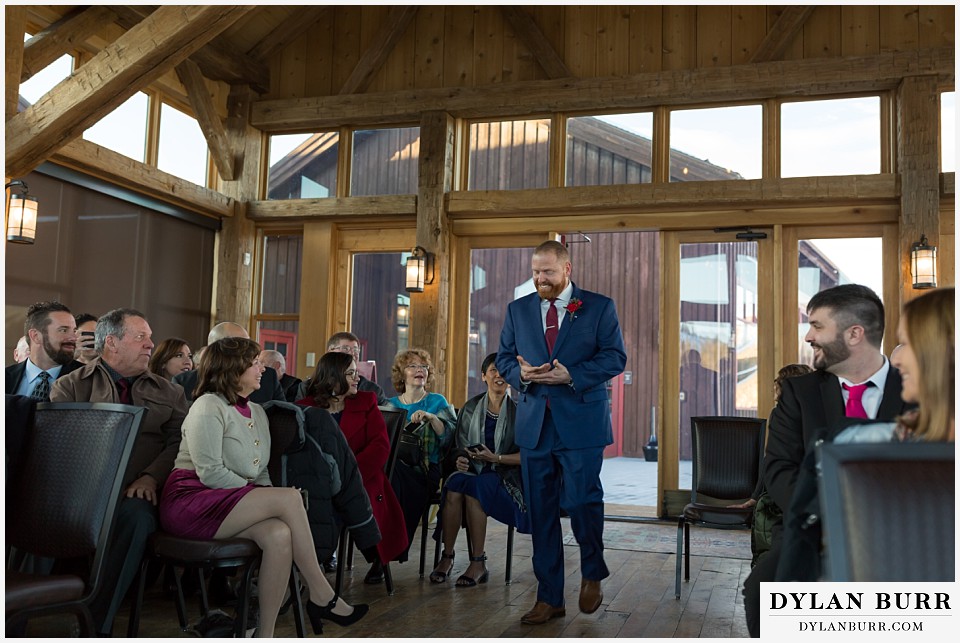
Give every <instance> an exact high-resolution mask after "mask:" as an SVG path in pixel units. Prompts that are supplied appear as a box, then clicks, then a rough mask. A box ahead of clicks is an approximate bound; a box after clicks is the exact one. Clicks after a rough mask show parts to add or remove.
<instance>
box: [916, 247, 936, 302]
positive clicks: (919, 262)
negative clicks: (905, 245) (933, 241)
mask: <svg viewBox="0 0 960 643" xmlns="http://www.w3.org/2000/svg"><path fill="white" fill-rule="evenodd" d="M910 272H911V273H912V274H913V287H914V288H915V289H917V290H921V289H924V288H936V287H937V247H936V246H930V245H927V238H926V237H925V236H924V237H921V238H920V242H919V243H915V244H913V248H912V249H911V250H910Z"/></svg>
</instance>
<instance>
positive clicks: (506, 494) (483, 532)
mask: <svg viewBox="0 0 960 643" xmlns="http://www.w3.org/2000/svg"><path fill="white" fill-rule="evenodd" d="M496 359H497V354H496V353H491V354H489V355H487V357H486V359H484V360H483V365H482V366H481V368H480V373H481V375H480V377H481V378H482V379H483V383H484V384H486V385H487V392H486V393H481V394H480V395H477V396H476V397H474V398H471V399H470V400H468V401H467V403H466V404H464V405H463V408H462V409H460V415H459V416H458V417H457V428H456V431H455V433H454V437H453V442H452V446H453V447H454V448H455V451H454V452H453V453H452V454H451V457H452V458H453V459H454V461H455V466H456V471H455V472H454V473H452V474H450V475H449V476H448V477H447V481H446V483H445V484H444V486H443V500H442V502H441V503H440V506H441V510H440V521H438V525H437V530H438V531H441V529H440V528H441V527H442V531H443V554H442V557H441V560H440V562H439V563H438V564H437V567H436V568H435V569H434V570H433V572H432V573H431V574H430V582H431V583H443V582H445V581H446V580H447V576H448V575H449V574H450V571H451V570H452V569H453V557H454V550H453V548H454V545H455V544H456V542H457V534H458V532H459V531H460V523H461V521H462V519H463V512H464V506H466V516H467V528H468V529H469V538H470V549H471V551H473V552H475V553H476V552H480V553H479V554H477V555H476V556H471V557H470V566H469V567H467V571H465V572H464V573H463V574H462V575H461V576H460V578H458V579H457V587H475V586H476V585H478V584H480V583H486V582H487V579H488V578H489V577H490V572H488V571H487V566H486V564H485V561H486V560H487V555H486V552H485V551H484V542H485V540H486V536H487V516H493V517H494V519H496V520H499V521H500V522H502V523H504V524H506V525H512V526H514V527H515V528H516V529H517V531H519V532H520V533H523V534H529V533H530V531H531V529H530V517H529V515H528V514H527V512H526V505H525V504H524V502H523V488H522V485H521V480H520V448H519V447H518V446H517V445H516V444H514V441H513V435H514V432H513V427H514V419H515V417H516V413H517V405H516V403H515V402H514V401H513V400H511V399H510V398H509V397H507V388H508V385H507V383H506V382H505V381H504V379H503V378H502V377H500V371H498V370H497V365H496V364H495V362H496ZM438 535H439V534H437V533H435V534H434V538H437V537H438Z"/></svg>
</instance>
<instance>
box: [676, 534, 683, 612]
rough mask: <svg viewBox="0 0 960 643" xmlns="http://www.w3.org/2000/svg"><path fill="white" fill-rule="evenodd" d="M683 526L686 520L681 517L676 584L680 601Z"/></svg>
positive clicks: (678, 535)
mask: <svg viewBox="0 0 960 643" xmlns="http://www.w3.org/2000/svg"><path fill="white" fill-rule="evenodd" d="M683 525H684V520H683V516H680V520H679V521H678V522H677V582H676V595H677V596H676V598H677V600H678V601H679V600H680V565H681V564H682V562H681V559H682V558H683Z"/></svg>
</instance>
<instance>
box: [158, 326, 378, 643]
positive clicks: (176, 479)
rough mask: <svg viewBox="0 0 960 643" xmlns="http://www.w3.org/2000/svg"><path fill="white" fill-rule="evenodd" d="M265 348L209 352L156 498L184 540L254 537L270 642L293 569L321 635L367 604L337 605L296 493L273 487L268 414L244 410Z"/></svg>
mask: <svg viewBox="0 0 960 643" xmlns="http://www.w3.org/2000/svg"><path fill="white" fill-rule="evenodd" d="M259 354H260V346H259V345H258V344H257V343H256V342H254V341H251V340H249V339H243V338H235V337H231V338H226V339H222V340H220V341H218V342H215V343H213V344H211V345H210V346H208V347H207V349H206V351H204V354H203V357H202V359H201V360H200V365H199V369H198V371H199V372H198V378H197V382H198V384H197V389H198V391H199V392H200V393H201V395H200V396H199V397H197V399H196V400H195V401H194V403H193V405H192V406H191V407H190V412H189V413H188V414H187V417H186V418H185V419H184V421H183V427H182V430H181V437H182V439H181V442H180V452H179V454H178V455H177V460H176V462H175V463H174V470H173V472H172V473H171V474H170V477H169V478H168V479H167V482H166V484H165V485H164V488H163V495H162V497H161V499H160V524H161V526H162V527H163V529H164V530H165V531H168V532H170V533H171V534H174V535H176V536H181V537H184V538H199V539H206V538H249V539H251V540H253V541H254V542H256V543H257V545H259V546H260V549H262V550H263V559H262V562H261V565H260V577H259V583H258V591H259V604H260V627H259V629H258V632H257V634H258V636H263V637H270V636H273V632H274V627H275V625H276V620H277V615H278V613H279V611H280V605H281V603H282V601H283V596H284V593H285V591H286V586H287V578H288V576H289V574H290V565H291V563H292V562H296V564H297V567H298V568H299V570H300V573H301V575H302V577H303V579H304V581H305V582H306V584H307V586H308V587H309V590H310V601H309V602H308V603H307V614H308V616H309V617H310V622H311V624H312V625H313V629H314V632H315V633H318V634H319V632H320V630H321V627H322V626H321V618H324V619H328V620H330V621H333V622H334V623H337V624H338V625H350V624H352V623H354V622H356V621H358V620H360V619H361V618H362V617H363V616H364V614H366V612H367V605H354V606H352V607H351V606H350V605H348V604H347V603H345V602H343V601H338V600H337V596H336V595H335V594H334V591H333V589H332V588H331V587H330V584H329V583H328V582H327V581H326V579H325V578H324V576H323V571H322V569H321V568H320V564H319V563H318V562H317V554H316V550H315V549H314V546H313V537H312V536H311V534H310V525H309V523H308V522H307V514H306V511H305V510H304V507H303V501H302V499H301V497H300V493H299V492H298V491H297V490H296V489H293V488H288V487H279V488H274V487H271V486H270V476H269V475H268V473H267V460H268V459H269V457H270V427H269V424H268V422H267V416H266V413H264V411H263V409H262V408H261V407H260V406H259V405H257V404H254V403H250V402H248V400H247V398H248V397H249V396H250V393H252V392H253V391H255V390H257V389H258V388H260V376H261V374H262V373H263V371H264V367H263V365H262V364H261V363H260V362H259V360H258V359H257V358H258V355H259Z"/></svg>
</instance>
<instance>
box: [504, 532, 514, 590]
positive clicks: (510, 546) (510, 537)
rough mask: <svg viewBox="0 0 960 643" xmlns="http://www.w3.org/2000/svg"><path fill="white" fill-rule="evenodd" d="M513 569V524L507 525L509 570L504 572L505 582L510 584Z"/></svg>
mask: <svg viewBox="0 0 960 643" xmlns="http://www.w3.org/2000/svg"><path fill="white" fill-rule="evenodd" d="M512 569H513V525H509V526H508V527H507V571H506V573H505V574H504V584H505V585H509V584H510V571H511V570H512Z"/></svg>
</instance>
